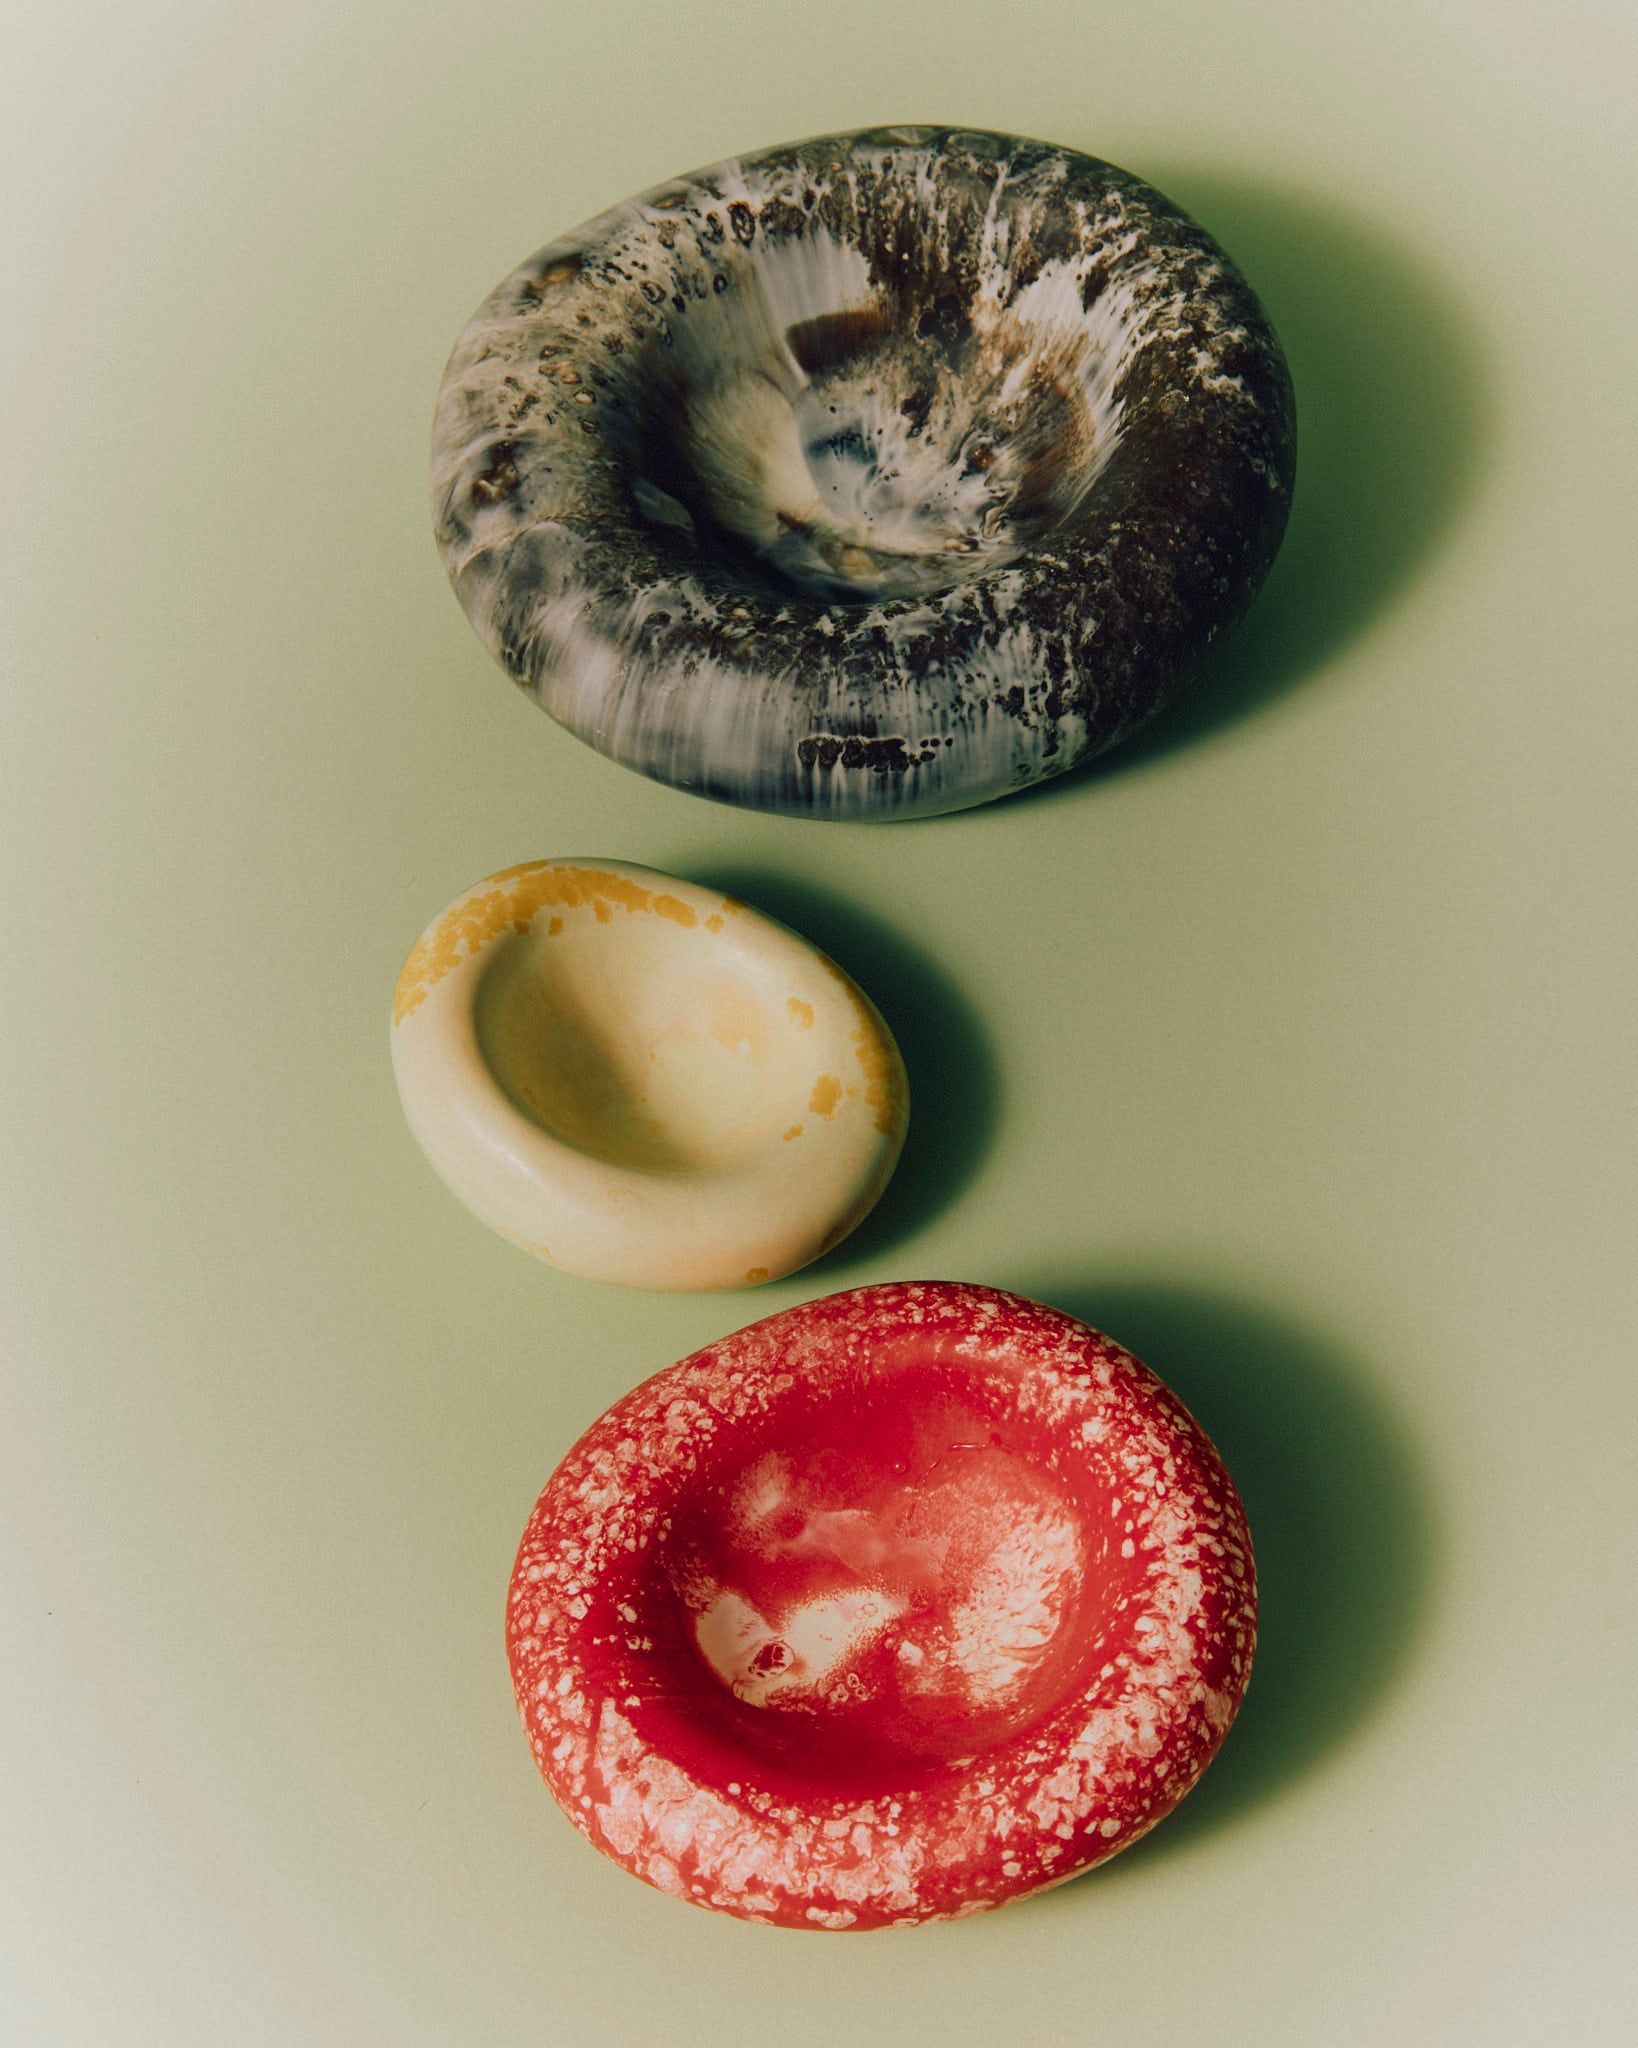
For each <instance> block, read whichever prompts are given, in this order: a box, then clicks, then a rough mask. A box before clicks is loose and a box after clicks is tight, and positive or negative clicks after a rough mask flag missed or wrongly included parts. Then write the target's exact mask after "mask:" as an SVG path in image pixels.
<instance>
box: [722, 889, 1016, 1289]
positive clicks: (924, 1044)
mask: <svg viewBox="0 0 1638 2048" xmlns="http://www.w3.org/2000/svg"><path fill="white" fill-rule="evenodd" d="M690 875H691V878H692V879H693V880H694V881H697V882H699V883H701V884H702V885H703V886H704V887H706V888H708V889H720V890H722V892H723V893H724V894H725V895H728V896H739V897H742V898H743V899H744V900H745V902H747V903H749V904H751V905H752V906H753V907H754V908H755V909H757V910H765V911H767V912H768V914H769V915H770V916H771V917H777V918H778V919H779V920H780V922H781V923H782V924H788V925H789V926H790V927H791V928H792V930H793V931H796V932H799V933H800V934H801V935H802V937H803V938H805V939H811V940H812V942H813V943H814V944H815V945H816V946H817V947H818V948H819V949H820V951H821V952H823V953H828V954H829V955H830V957H831V959H833V960H834V961H835V962H836V964H837V965H838V966H839V967H842V968H845V969H846V971H847V972H848V973H849V974H850V975H852V977H853V979H854V980H855V981H856V982H857V983H858V984H859V986H860V987H861V988H862V989H863V990H864V991H865V993H866V994H867V995H868V996H869V997H870V999H871V1001H872V1002H873V1003H874V1004H875V1005H876V1007H877V1009H879V1010H880V1011H881V1013H882V1015H883V1017H884V1018H885V1019H886V1020H887V1025H888V1029H889V1030H890V1031H891V1032H892V1033H893V1036H894V1038H895V1039H896V1040H897V1041H898V1047H899V1051H900V1052H901V1053H902V1054H903V1056H904V1065H905V1071H906V1073H907V1074H908V1076H909V1081H910V1124H909V1129H908V1131H907V1132H906V1135H905V1141H904V1151H903V1153H902V1155H901V1156H900V1159H899V1164H898V1168H897V1171H896V1172H895V1173H894V1175H893V1178H892V1179H891V1180H890V1181H889V1182H888V1184H887V1189H886V1192H885V1193H884V1194H883V1196H882V1198H881V1200H880V1201H879V1202H878V1203H877V1204H876V1206H875V1208H874V1209H872V1210H871V1212H870V1214H869V1215H868V1216H867V1217H866V1218H865V1220H864V1221H863V1223H861V1224H860V1225H859V1227H858V1229H857V1230H855V1231H853V1232H852V1234H851V1235H850V1236H848V1237H846V1238H844V1239H843V1241H842V1242H841V1243H840V1244H839V1245H838V1246H837V1247H836V1249H835V1250H834V1251H831V1252H828V1253H827V1254H826V1255H825V1256H824V1258H822V1259H818V1260H816V1261H815V1262H814V1264H813V1265H812V1266H810V1267H805V1268H804V1269H803V1270H804V1272H807V1273H814V1274H817V1273H820V1272H823V1273H824V1274H825V1276H826V1277H828V1278H834V1279H840V1278H841V1277H842V1275H843V1274H845V1273H846V1272H847V1270H848V1269H849V1268H851V1267H854V1266H860V1265H864V1264H866V1263H868V1262H869V1261H871V1260H874V1259H877V1258H880V1257H881V1256H882V1255H883V1254H885V1253H887V1252H890V1251H893V1250H895V1249H896V1248H897V1247H898V1246H899V1245H900V1244H901V1243H903V1242H904V1240H905V1239H907V1238H909V1237H911V1236H913V1235H914V1233H915V1232H916V1231H918V1230H920V1229H921V1228H922V1227H923V1225H925V1224H927V1223H929V1222H931V1221H932V1219H933V1218H934V1217H935V1216H937V1215H939V1214H940V1213H941V1212H942V1211H943V1210H944V1209H946V1208H948V1207H949V1205H950V1204H951V1203H952V1202H954V1201H956V1200H957V1199H958V1198H959V1197H960V1195H961V1194H962V1193H963V1192H964V1191H965V1189H966V1188H967V1187H968V1186H969V1184H970V1183H971V1181H972V1180H973V1177H974V1176H975V1175H976V1173H977V1172H978V1170H979V1168H980V1167H981V1166H982V1164H983V1162H984V1159H985V1157H986V1156H987V1155H988V1153H989V1150H990V1146H991V1144H992V1143H993V1141H994V1137H995V1131H996V1127H997V1123H998V1121H999V1117H1000V1111H1001V1072H1000V1067H999V1065H998V1064H997V1061H996V1057H995V1053H994V1051H993V1049H992V1047H991V1044H990V1040H989V1036H988V1033H987V1032H986V1031H985V1029H984V1026H983V1024H982V1023H981V1022H980V1021H979V1018H978V1015H977V1012H976V1011H975V1010H974V1009H973V1006H972V1004H971V1002H970V1001H969V1000H968V997H967V995H966V994H965V992H964V991H963V989H962V987H961V985H960V983H959V982H958V981H956V980H955V978H954V977H953V976H952V975H950V974H949V973H947V972H946V971H945V969H944V968H943V967H941V966H940V965H939V964H938V962H937V961H935V960H934V959H932V958H931V957H930V956H929V955H928V954H927V953H925V952H923V951H922V949H921V948H920V947H919V946H918V945H916V943H915V941H914V940H913V939H911V938H909V937H907V936H906V934H905V933H904V932H903V931H901V930H900V929H899V928H898V927H896V926H894V925H892V924H889V923H888V921H887V920H886V919H885V918H883V917H881V916H879V915H878V914H877V913H876V912H875V911H874V910H869V909H866V908H865V907H864V906H863V905H862V904H860V903H857V902H855V901H853V900H852V899H851V898H848V897H845V896H842V895H840V894H838V893H837V892H836V891H835V890H833V889H825V888H821V887H820V886H819V885H818V884H817V883H815V882H812V881H810V880H809V879H808V878H807V877H806V876H805V875H798V874H793V873H791V872H790V871H789V870H787V869H784V868H775V867H766V866H761V865H752V864H750V863H744V862H739V863H724V864H722V865H720V866H714V867H713V866H709V865H708V866H706V867H704V868H699V867H695V868H691V869H690Z"/></svg>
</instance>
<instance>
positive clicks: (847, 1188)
mask: <svg viewBox="0 0 1638 2048" xmlns="http://www.w3.org/2000/svg"><path fill="white" fill-rule="evenodd" d="M392 1058H393V1071H394V1073H395V1075H396V1077H397V1081H398V1093H399V1098H400V1100H401V1101H402V1103H403V1106H404V1114H405V1116H406V1118H407V1119H408V1121H409V1126H410V1129H411V1130H412V1131H413V1132H414V1134H415V1137H416V1139H417V1141H418V1142H419V1144H420V1146H421V1149H422V1150H423V1151H424V1152H425V1153H426V1155H427V1157H428V1159H429V1160H430V1161H431V1162H432V1164H433V1166H434V1167H435V1168H436V1170H437V1172H438V1173H439V1174H440V1175H441V1177H442V1178H443V1180H444V1181H445V1182H446V1183H447V1185H448V1186H449V1187H450V1188H451V1189H452V1190H453V1192H454V1193H455V1194H456V1195H458V1196H459V1197H460V1199H461V1200H462V1201H463V1202H464V1203H465V1204H466V1206H467V1207H468V1208H469V1209H470V1210H471V1211H472V1212H473V1214H474V1215H476V1216H478V1217H480V1218H481V1219H482V1220H483V1221H484V1222H485V1223H487V1224H489V1225H490V1227H491V1228H492V1229H494V1230H497V1231H499V1232H500V1234H501V1235H502V1236H503V1237H506V1238H508V1239H510V1240H511V1242H512V1243H514V1244H517V1245H520V1246H522V1247H523V1249H524V1250H526V1251H530V1252H533V1253H534V1254H535V1255H536V1256H537V1257H539V1258H542V1259H544V1260H546V1261H547V1262H548V1263H549V1264H551V1265H554V1266H558V1267H561V1268H562V1269H563V1270H564V1271H565V1272H570V1273H579V1274H583V1275H585V1276H586V1277H587V1278H590V1279H594V1280H608V1281H616V1282H619V1283H622V1284H623V1285H626V1286H630V1287H657V1288H678V1289H704V1288H733V1287H749V1286H755V1285H756V1284H757V1283H759V1282H761V1281H764V1280H777V1279H778V1278H779V1277H780V1276H781V1275H782V1274H786V1273H791V1272H794V1271H795V1270H796V1269H797V1268H798V1267H799V1266H805V1265H806V1264H807V1263H808V1262H809V1260H811V1259H816V1258H818V1257H819V1256H820V1254H821V1253H823V1252H826V1251H828V1250H829V1249H830V1248H831V1246H832V1245H834V1244H837V1243H839V1242H840V1240H841V1239H842V1238H844V1237H845V1236H846V1235H847V1234H848V1232H849V1231H850V1230H852V1229H853V1228H854V1226H855V1225H856V1224H857V1223H859V1222H860V1221H861V1220H862V1219H863V1218H864V1217H865V1216H866V1215H867V1214H868V1213H869V1211H870V1209H871V1208H872V1207H873V1206H874V1204H875V1202H876V1199H877V1197H878V1196H879V1195H880V1194H881V1192H882V1190H883V1188H884V1187H885V1186H886V1185H887V1182H888V1180H889V1178H890V1177H891V1175H892V1172H893V1168H894V1166H895V1165H896V1164H897V1162H898V1156H899V1151H900V1148H901V1146H902V1145H903V1142H904V1131H905V1124H906V1121H907V1118H908V1115H909V1091H908V1089H907V1087H906V1083H905V1076H904V1066H903V1062H902V1061H901V1059H900V1057H899V1052H898V1048H897V1046H896V1045H895V1044H894V1043H893V1038H892V1034H891V1033H890V1032H889V1031H888V1029H887V1026H886V1025H885V1024H884V1023H883V1021H882V1019H881V1017H880V1016H879V1015H878V1013H877V1011H876V1008H875V1006H874V1004H873V1003H872V1002H871V1001H870V999H869V997H868V996H866V995H865V994H864V992H863V991H862V990H861V989H860V988H858V987H857V986H856V985H855V984H854V983H853V982H852V981H850V980H849V979H848V977H847V976H846V975H845V974H844V973H843V972H842V971H841V969H840V968H838V967H837V966H835V965H834V964H833V963H832V962H831V961H830V960H828V959H826V958H825V956H824V954H822V953H821V952H819V951H818V949H817V948H816V947H814V946H811V945H809V944H808V942H807V941H806V940H805V939H802V938H800V937H799V936H798V935H797V934H796V933H795V932H792V931H789V930H787V929H786V927H785V926H784V925H781V924H778V923H776V922H775V921H774V920H773V919H772V918H769V917H764V916H762V915H761V914H760V913H759V912H757V911H754V910H752V909H750V908H749V907H748V906H747V905H745V904H743V903H740V902H737V901H735V899H734V898H732V897H728V896H722V895H720V894H718V893H717V892H715V891H714V890H710V889H703V888H698V887H696V886H695V885H694V884H693V883H690V882H683V881H679V880H677V879H676V878H675V877H673V876H670V875H662V874H656V873H655V872H654V871H653V870H652V869H649V868H640V867H633V866H630V865H628V864H627V863H625V862H623V861H604V860H589V859H564V860H545V861H530V862H528V863H526V864H525V865H524V866H522V867H516V868H508V869H506V870H505V871H504V872H503V873H501V874H498V875H491V876H490V877H489V879H488V880H487V881H483V882H480V883H479V884H478V885H477V886H476V887H475V888H473V889H469V890H468V891H467V892H466V894H465V895H463V896H461V897H459V898H457V899H456V901H455V902H454V903H452V904H451V905H450V906H449V908H448V909H447V910H446V911H444V913H443V914H442V915H441V916H440V917H438V918H436V919H435V920H434V921H433V923H432V924H431V925H429V926H428V927H427V929H426V931H425V932H424V933H423V934H422V935H421V937H420V939H419V940H418V941H417V942H416V945H415V947H414V948H413V950H412V951H411V953H410V956H409V958H408V960H407V961H406V962H405V963H404V970H403V973H402V974H401V975H400V976H399V980H398V988H397V993H396V995H395V998H394V1002H393V1025H392Z"/></svg>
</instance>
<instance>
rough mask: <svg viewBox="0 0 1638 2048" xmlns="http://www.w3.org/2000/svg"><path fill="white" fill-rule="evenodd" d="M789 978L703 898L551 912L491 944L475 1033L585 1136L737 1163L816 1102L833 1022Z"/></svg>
mask: <svg viewBox="0 0 1638 2048" xmlns="http://www.w3.org/2000/svg"><path fill="white" fill-rule="evenodd" d="M667 900H671V899H667ZM676 907H677V909H678V910H679V911H681V910H682V909H683V906H682V905H681V904H678V905H677V906H676ZM607 908H608V906H606V905H605V909H607ZM721 922H722V920H721V919H720V918H719V919H718V923H719V924H720V923H721ZM789 979H790V977H789V974H788V972H783V971H782V963H780V962H776V961H774V960H771V959H768V958H763V957H759V956H758V953H757V952H756V950H754V949H752V948H750V947H747V946H744V945H739V944H735V943H733V942H731V941H730V940H728V939H727V938H726V937H724V936H722V935H721V934H718V933H712V932H710V931H708V930H707V929H705V928H704V927H703V926H702V925H701V924H700V923H699V922H698V921H697V920H696V919H695V918H694V916H693V914H692V913H689V917H688V922H687V923H686V924H685V923H683V922H681V921H680V920H679V919H678V918H677V917H675V916H671V917H668V916H666V915H664V914H653V913H651V914H648V915H642V916H634V915H629V914H627V913H625V912H623V911H620V910H611V911H609V914H607V915H606V916H605V915H600V916H589V915H586V914H584V913H583V912H581V913H576V912H574V911H570V912H568V913H567V914H555V913H554V914H552V915H549V916H548V915H541V916H537V917H536V918H535V920H534V922H533V923H532V924H531V925H530V926H529V928H528V929H527V930H526V931H523V932H520V933H515V934H513V935H511V936H510V937H508V938H507V939H505V940H504V941H502V943H500V944H499V945H497V946H496V947H495V948H494V949H493V954H492V957H491V959H490V960H489V962H488V964H487V965H486V967H485V970H484V974H483V978H482V981H481V983H480V985H479V988H478V992H477V1000H476V1026H477V1034H478V1043H479V1047H480V1050H481V1051H482V1054H483V1057H484V1059H485V1061H486V1063H487V1065H488V1066H489V1069H490V1071H491V1072H492V1073H493V1074H494V1076H495V1078H496V1080H497V1081H498V1082H499V1084H500V1086H501V1087H502V1088H503V1089H504V1091H505V1092H506V1094H507V1096H508V1098H509V1099H510V1100H511V1102H512V1104H513V1106H514V1107H515V1108H516V1109H518V1110H519V1111H520V1112H521V1113H522V1114H523V1115H524V1116H526V1117H527V1118H528V1119H529V1120H530V1121H531V1122H532V1123H534V1124H536V1125H538V1126H539V1127H540V1128H541V1129H542V1130H545V1131H547V1132H549V1133H550V1134H551V1135H552V1136H553V1137H555V1138H557V1139H559V1140H561V1141H562V1142H563V1143H564V1144H566V1145H570V1146H572V1147H573V1148H574V1149H575V1150H576V1151H579V1152H583V1153H585V1154H587V1155H588V1156H590V1157H591V1158H594V1159H598V1160H602V1161H604V1162H606V1163H607V1164H609V1165H612V1166H618V1167H627V1168H636V1169H637V1170H639V1171H642V1172H649V1173H662V1174H667V1173H669V1174H688V1173H693V1174H698V1173H705V1174H709V1173H716V1172H725V1171H729V1170H731V1169H732V1168H734V1167H736V1166H738V1165H740V1164H742V1163H743V1162H744V1161H745V1160H746V1159H748V1158H751V1157H753V1156H754V1155H756V1154H757V1153H759V1152H761V1151H763V1150H764V1149H766V1148H767V1147H770V1146H773V1145H777V1144H779V1143H780V1142H781V1139H782V1136H783V1134H784V1132H785V1131H787V1130H789V1129H791V1128H792V1127H793V1126H794V1125H796V1124H800V1123H801V1122H802V1121H803V1120H804V1118H805V1117H806V1115H807V1113H808V1110H809V1105H810V1101H811V1094H812V1090H813V1086H814V1081H813V1071H814V1056H815V1051H816V1048H815V1046H814V1044H813V1039H814V1037H815V1036H816V1035H820V1034H815V1033H814V1032H813V1031H812V1029H811V1026H812V1024H813V1022H814V1006H813V1005H810V1004H802V1003H800V1002H798V1001H797V1000H796V999H794V998H792V997H791V996H790V994H789ZM804 1016H805V1018H806V1022H807V1024H808V1026H809V1027H810V1028H809V1029H807V1030H803V1029H801V1028H793V1025H796V1026H800V1025H801V1023H802V1021H803V1018H804ZM822 1029H823V1023H822V1020H821V1032H822Z"/></svg>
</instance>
